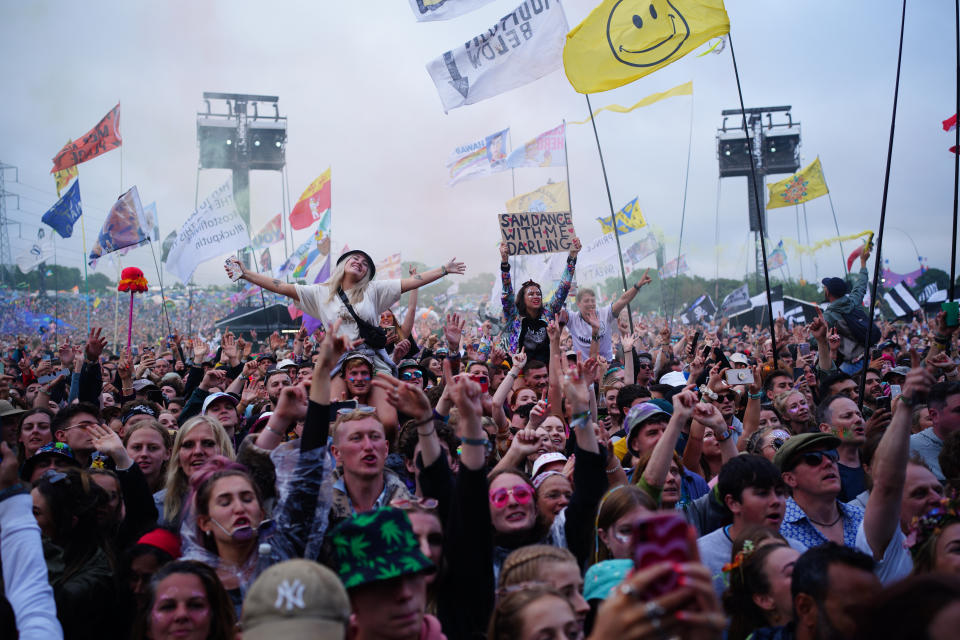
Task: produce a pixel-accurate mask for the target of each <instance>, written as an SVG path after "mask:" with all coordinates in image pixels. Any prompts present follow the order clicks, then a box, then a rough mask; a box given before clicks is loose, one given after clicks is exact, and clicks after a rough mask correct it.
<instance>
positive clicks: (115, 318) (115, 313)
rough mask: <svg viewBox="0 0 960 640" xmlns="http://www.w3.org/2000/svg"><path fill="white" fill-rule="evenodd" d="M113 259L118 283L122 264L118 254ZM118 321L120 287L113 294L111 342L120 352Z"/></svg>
mask: <svg viewBox="0 0 960 640" xmlns="http://www.w3.org/2000/svg"><path fill="white" fill-rule="evenodd" d="M114 261H115V264H114V266H116V268H117V282H118V283H119V282H120V267H121V266H122V265H121V264H120V256H119V255H117V256H114ZM119 322H120V289H117V290H116V291H114V296H113V343H114V344H115V345H117V351H118V352H120V353H122V351H121V349H120V338H119V337H118V336H119V330H120V329H119V327H120V325H119Z"/></svg>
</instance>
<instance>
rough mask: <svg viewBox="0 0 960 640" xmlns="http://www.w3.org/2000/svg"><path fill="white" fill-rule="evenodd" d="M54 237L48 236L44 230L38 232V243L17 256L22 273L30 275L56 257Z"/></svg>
mask: <svg viewBox="0 0 960 640" xmlns="http://www.w3.org/2000/svg"><path fill="white" fill-rule="evenodd" d="M54 253H55V251H54V247H53V236H52V235H51V236H48V235H47V234H46V232H45V231H44V230H43V229H40V230H39V231H38V232H37V239H36V241H35V242H34V243H33V244H32V245H30V248H29V249H27V250H26V251H24V252H23V253H21V254H20V255H18V256H17V266H18V267H19V268H20V271H23V272H24V273H30V272H31V271H33V270H34V269H36V268H37V267H39V266H40V264H41V263H43V262H46V261H47V260H50V259H52V258H53V257H54Z"/></svg>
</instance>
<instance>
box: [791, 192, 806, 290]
mask: <svg viewBox="0 0 960 640" xmlns="http://www.w3.org/2000/svg"><path fill="white" fill-rule="evenodd" d="M793 214H794V217H795V218H796V219H797V244H803V240H801V239H800V205H798V204H795V205H793ZM797 262H798V263H799V264H800V279H801V280H803V281H804V282H806V279H805V278H804V277H803V254H802V253H799V252H797Z"/></svg>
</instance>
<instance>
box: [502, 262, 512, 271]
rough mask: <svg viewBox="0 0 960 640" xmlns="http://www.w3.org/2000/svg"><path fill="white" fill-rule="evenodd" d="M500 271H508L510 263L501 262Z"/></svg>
mask: <svg viewBox="0 0 960 640" xmlns="http://www.w3.org/2000/svg"><path fill="white" fill-rule="evenodd" d="M500 271H503V272H507V271H510V263H509V262H501V263H500Z"/></svg>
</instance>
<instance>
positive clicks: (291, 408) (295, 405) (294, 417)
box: [273, 384, 307, 422]
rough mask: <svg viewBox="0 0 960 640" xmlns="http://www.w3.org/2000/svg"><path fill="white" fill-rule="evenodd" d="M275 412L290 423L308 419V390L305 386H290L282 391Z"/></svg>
mask: <svg viewBox="0 0 960 640" xmlns="http://www.w3.org/2000/svg"><path fill="white" fill-rule="evenodd" d="M273 412H274V413H275V414H278V415H280V416H281V417H282V418H286V419H287V420H289V421H295V422H299V421H300V420H303V419H304V418H306V417H307V390H306V388H304V386H303V385H300V384H297V385H290V386H289V387H284V388H283V389H282V390H281V391H280V397H279V398H277V406H276V407H275V408H274V410H273Z"/></svg>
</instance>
